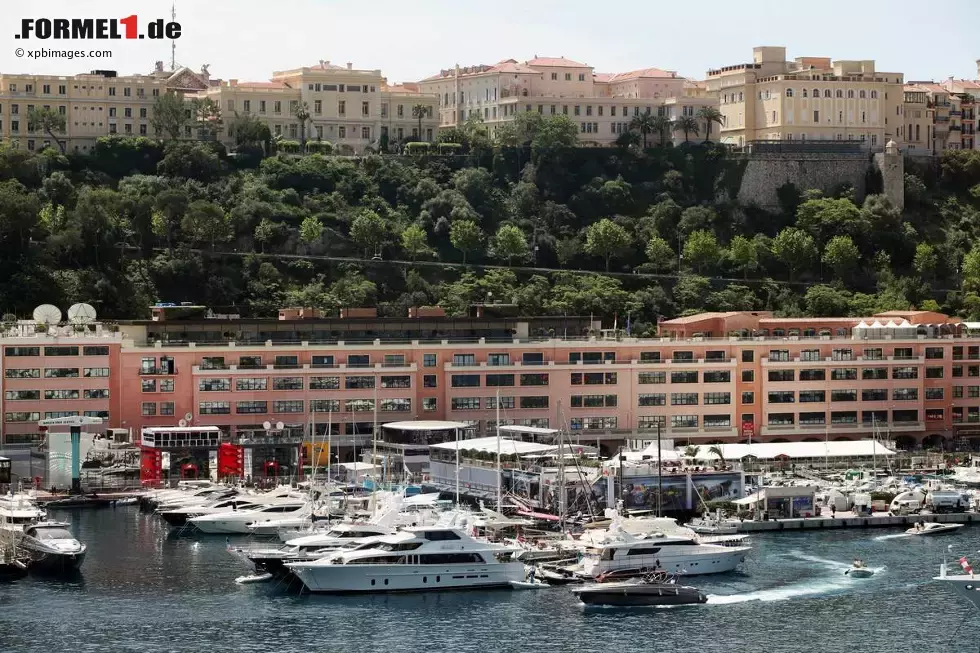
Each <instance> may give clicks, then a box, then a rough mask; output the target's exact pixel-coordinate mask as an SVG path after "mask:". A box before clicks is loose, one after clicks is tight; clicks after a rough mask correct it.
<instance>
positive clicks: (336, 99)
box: [196, 61, 439, 153]
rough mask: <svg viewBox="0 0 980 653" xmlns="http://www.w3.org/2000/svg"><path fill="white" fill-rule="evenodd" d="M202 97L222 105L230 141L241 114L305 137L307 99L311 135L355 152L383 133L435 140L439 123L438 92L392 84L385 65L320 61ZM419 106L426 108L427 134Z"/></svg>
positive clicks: (394, 138)
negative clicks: (302, 109)
mask: <svg viewBox="0 0 980 653" xmlns="http://www.w3.org/2000/svg"><path fill="white" fill-rule="evenodd" d="M196 97H208V98H211V99H212V100H214V101H215V102H217V104H218V106H219V107H220V108H221V112H222V117H223V118H224V125H225V129H224V130H223V132H222V134H221V136H220V139H221V140H222V141H223V142H225V143H226V144H227V145H231V144H232V143H233V142H234V139H233V137H232V136H231V130H230V129H229V127H230V125H231V122H232V120H233V119H234V116H235V115H236V114H239V115H243V114H249V115H253V116H257V117H259V118H260V119H262V120H264V121H265V122H267V123H268V124H269V127H270V129H271V131H272V133H273V135H274V136H281V137H282V138H285V139H289V140H300V139H301V138H302V137H303V132H304V127H303V125H302V124H301V121H300V120H299V119H298V118H297V117H296V111H297V109H298V108H299V107H301V106H303V105H304V104H305V105H306V107H307V108H308V111H309V114H310V121H309V123H307V124H306V126H305V130H306V138H307V140H311V141H312V140H324V141H329V142H331V143H333V144H334V145H335V146H337V147H338V149H339V150H340V151H346V152H349V153H361V152H364V151H365V149H366V148H368V147H372V148H377V147H378V145H379V144H380V142H381V141H382V140H383V137H386V138H387V140H388V141H389V142H390V143H396V142H398V141H402V140H405V139H412V140H423V141H433V140H435V135H436V129H437V127H438V124H439V119H438V116H437V114H436V107H437V98H436V97H435V95H432V94H426V93H424V92H419V90H418V88H417V87H416V86H415V85H413V84H404V85H388V83H387V81H386V79H385V78H384V77H383V76H382V74H381V71H380V70H362V69H357V68H354V66H353V64H351V63H348V64H347V65H346V66H338V65H336V64H333V63H331V62H330V61H320V62H319V63H318V64H317V65H314V66H309V67H302V68H295V69H292V70H283V71H276V72H274V73H273V75H272V79H271V80H270V81H267V82H240V81H239V80H237V79H231V80H227V81H222V82H220V83H219V84H217V85H214V86H211V87H209V88H207V89H205V90H202V91H201V92H199V93H197V94H196ZM416 106H424V107H425V110H424V115H423V117H422V132H421V133H419V120H418V117H417V114H416V113H415V107H416Z"/></svg>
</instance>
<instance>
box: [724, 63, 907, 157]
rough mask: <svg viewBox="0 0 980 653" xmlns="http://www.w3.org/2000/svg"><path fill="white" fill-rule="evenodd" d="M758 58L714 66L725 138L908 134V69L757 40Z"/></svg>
mask: <svg viewBox="0 0 980 653" xmlns="http://www.w3.org/2000/svg"><path fill="white" fill-rule="evenodd" d="M752 54H753V56H752V61H751V62H750V63H740V64H734V65H730V66H724V67H722V68H718V69H714V70H709V71H708V76H707V80H706V83H707V88H708V91H709V92H710V93H712V94H713V95H715V96H717V97H718V99H719V109H720V111H721V113H722V115H723V116H724V118H725V123H724V125H723V126H722V127H721V130H720V131H721V138H722V141H723V142H727V143H731V144H733V145H738V146H742V145H745V144H746V143H749V142H752V141H771V140H795V141H860V142H862V143H865V145H866V147H870V148H882V147H884V145H885V143H887V142H888V141H889V140H895V141H896V142H899V143H901V142H902V140H903V139H904V127H903V125H904V122H905V121H904V119H903V115H902V111H903V101H904V89H903V76H902V73H888V72H879V71H877V70H876V69H875V62H874V61H873V60H862V61H832V60H831V59H830V58H828V57H797V58H796V59H794V60H793V61H788V60H787V59H786V48H785V47H757V48H753V50H752Z"/></svg>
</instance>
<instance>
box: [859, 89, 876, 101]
mask: <svg viewBox="0 0 980 653" xmlns="http://www.w3.org/2000/svg"><path fill="white" fill-rule="evenodd" d="M871 93H872V95H871V97H874V91H871ZM864 96H865V92H864V91H860V92H859V93H858V97H859V98H861V99H862V100H863V99H864Z"/></svg>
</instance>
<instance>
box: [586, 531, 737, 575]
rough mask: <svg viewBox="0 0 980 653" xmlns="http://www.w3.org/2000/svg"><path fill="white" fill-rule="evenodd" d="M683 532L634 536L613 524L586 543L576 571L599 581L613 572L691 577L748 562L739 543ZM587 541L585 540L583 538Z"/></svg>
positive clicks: (720, 571)
mask: <svg viewBox="0 0 980 653" xmlns="http://www.w3.org/2000/svg"><path fill="white" fill-rule="evenodd" d="M686 530H688V529H684V530H680V529H677V530H673V531H671V530H667V531H666V532H664V531H657V532H650V533H640V534H634V533H631V532H629V531H628V530H626V529H624V528H621V527H620V525H619V524H616V523H614V524H613V525H612V526H610V528H609V529H608V530H607V531H606V532H605V533H602V534H598V535H597V536H595V537H593V538H592V540H591V542H587V543H586V548H585V554H584V556H583V558H582V561H581V563H580V565H579V567H578V568H577V569H576V571H579V572H580V573H581V574H582V575H585V576H591V577H597V576H601V575H602V574H605V573H608V572H614V571H627V570H635V571H637V572H638V573H642V572H644V571H655V570H663V571H666V572H668V573H671V574H685V575H690V576H696V575H704V574H719V573H724V572H726V571H732V570H734V569H735V568H736V567H738V565H739V564H741V563H742V562H744V561H745V554H746V553H747V552H748V551H750V550H751V547H748V546H741V542H740V541H739V540H735V541H731V540H729V539H721V538H719V539H718V541H705V540H702V539H701V538H699V537H698V536H697V535H696V534H694V533H691V534H690V535H688V534H686V533H685V532H684V531H686ZM583 539H584V538H583Z"/></svg>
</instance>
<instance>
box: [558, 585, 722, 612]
mask: <svg viewBox="0 0 980 653" xmlns="http://www.w3.org/2000/svg"><path fill="white" fill-rule="evenodd" d="M572 592H573V593H574V594H575V595H576V596H578V598H579V600H580V601H582V603H585V604H586V605H613V606H623V607H629V606H642V605H692V604H697V603H707V602H708V597H707V596H705V595H704V593H703V592H701V591H699V590H698V589H696V588H694V587H683V586H677V585H638V584H622V585H616V586H614V587H608V586H607V587H601V586H600V587H586V588H582V589H574V590H572Z"/></svg>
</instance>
